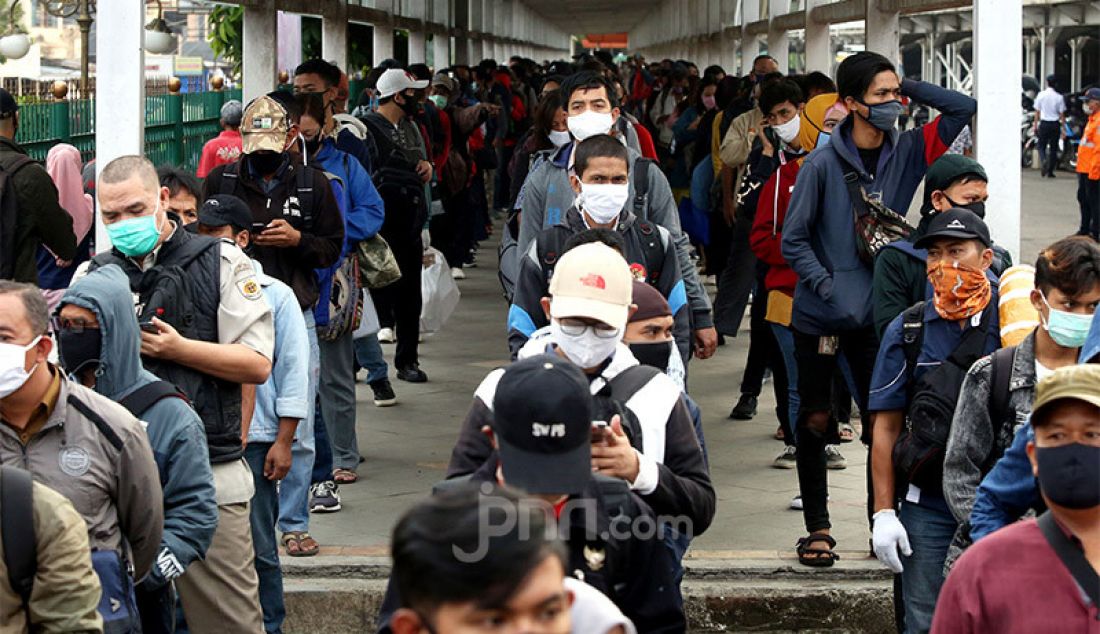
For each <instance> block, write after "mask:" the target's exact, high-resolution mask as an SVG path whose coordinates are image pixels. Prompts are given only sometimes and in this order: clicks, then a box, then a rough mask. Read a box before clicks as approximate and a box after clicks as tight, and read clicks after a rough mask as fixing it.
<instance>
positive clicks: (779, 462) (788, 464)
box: [772, 445, 798, 469]
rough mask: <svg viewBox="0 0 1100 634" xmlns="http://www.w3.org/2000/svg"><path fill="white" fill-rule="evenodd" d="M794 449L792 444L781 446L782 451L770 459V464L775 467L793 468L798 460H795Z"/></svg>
mask: <svg viewBox="0 0 1100 634" xmlns="http://www.w3.org/2000/svg"><path fill="white" fill-rule="evenodd" d="M796 451H797V450H796V449H795V447H794V445H787V446H786V447H784V448H783V451H782V453H780V454H779V455H778V456H776V457H775V460H773V461H772V466H773V467H775V468H776V469H794V468H795V467H797V466H798V462H797V461H796V460H795V453H796Z"/></svg>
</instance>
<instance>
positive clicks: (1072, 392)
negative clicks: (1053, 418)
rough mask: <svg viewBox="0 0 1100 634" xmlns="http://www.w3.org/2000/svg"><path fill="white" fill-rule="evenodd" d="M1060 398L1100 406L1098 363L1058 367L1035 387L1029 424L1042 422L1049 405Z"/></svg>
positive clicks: (1099, 370) (1099, 367)
mask: <svg viewBox="0 0 1100 634" xmlns="http://www.w3.org/2000/svg"><path fill="white" fill-rule="evenodd" d="M1062 399H1075V400H1078V401H1084V402H1086V403H1091V404H1092V405H1095V406H1097V407H1100V365H1097V364H1093V363H1085V364H1081V365H1071V366H1068V367H1065V368H1059V369H1057V370H1055V371H1054V373H1053V374H1051V375H1049V376H1047V377H1046V378H1045V379H1043V380H1042V381H1039V385H1038V386H1036V388H1035V404H1034V405H1032V408H1031V425H1032V426H1035V424H1036V423H1039V424H1042V423H1043V418H1042V417H1043V416H1044V415H1045V414H1046V413H1047V412H1048V411H1049V410H1050V407H1049V406H1050V405H1052V404H1053V403H1054V402H1055V401H1060V400H1062Z"/></svg>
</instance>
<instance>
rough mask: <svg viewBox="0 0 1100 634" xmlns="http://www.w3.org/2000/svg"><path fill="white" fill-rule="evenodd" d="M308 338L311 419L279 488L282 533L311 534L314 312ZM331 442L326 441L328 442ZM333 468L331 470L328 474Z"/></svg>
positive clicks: (302, 426) (297, 438) (303, 425)
mask: <svg viewBox="0 0 1100 634" xmlns="http://www.w3.org/2000/svg"><path fill="white" fill-rule="evenodd" d="M305 315H306V328H307V332H308V335H309V337H308V338H309V392H308V398H309V415H308V416H307V417H306V419H305V420H303V421H301V422H300V423H298V431H297V432H295V434H294V445H293V447H292V448H291V463H290V471H289V472H288V473H287V474H286V477H285V478H283V481H282V482H281V483H280V484H279V530H280V531H282V532H284V533H285V532H287V531H308V530H309V485H310V484H311V483H312V475H313V462H314V459H315V454H316V447H317V442H316V439H315V437H314V427H315V421H314V419H315V418H316V415H317V413H316V394H317V381H318V377H319V376H320V371H321V370H320V368H321V352H320V348H319V347H318V345H317V329H316V327H315V326H314V322H313V311H311V310H307V311H305ZM325 442H326V443H327V442H328V441H327V440H326V441H325ZM331 470H332V468H331V467H329V471H331Z"/></svg>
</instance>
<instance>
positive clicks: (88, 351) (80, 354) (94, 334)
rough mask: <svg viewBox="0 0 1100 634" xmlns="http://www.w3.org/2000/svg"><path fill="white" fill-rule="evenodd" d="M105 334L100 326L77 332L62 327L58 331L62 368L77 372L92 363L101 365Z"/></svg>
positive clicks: (72, 372) (66, 370)
mask: <svg viewBox="0 0 1100 634" xmlns="http://www.w3.org/2000/svg"><path fill="white" fill-rule="evenodd" d="M102 337H103V335H102V333H101V332H100V330H99V328H84V329H82V330H81V331H79V332H77V331H75V330H72V329H70V328H62V329H61V330H59V331H58V333H57V344H58V351H57V354H58V357H60V360H61V368H62V369H63V370H65V372H67V373H68V374H76V373H78V372H80V371H81V370H85V369H87V368H88V367H89V366H90V365H97V366H98V365H99V355H100V350H101V347H102V345H103V339H102Z"/></svg>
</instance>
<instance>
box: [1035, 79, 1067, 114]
mask: <svg viewBox="0 0 1100 634" xmlns="http://www.w3.org/2000/svg"><path fill="white" fill-rule="evenodd" d="M1035 109H1036V110H1038V111H1039V120H1040V121H1057V120H1058V118H1059V117H1060V116H1061V115H1062V113H1063V112H1065V111H1066V100H1065V99H1064V98H1063V97H1062V95H1061V94H1060V93H1059V92H1058V91H1057V90H1055V89H1053V88H1049V87H1048V88H1047V89H1046V90H1044V91H1043V92H1041V93H1039V95H1038V96H1037V97H1035Z"/></svg>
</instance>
